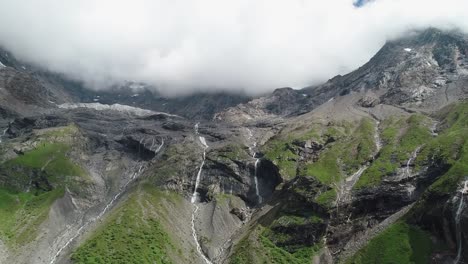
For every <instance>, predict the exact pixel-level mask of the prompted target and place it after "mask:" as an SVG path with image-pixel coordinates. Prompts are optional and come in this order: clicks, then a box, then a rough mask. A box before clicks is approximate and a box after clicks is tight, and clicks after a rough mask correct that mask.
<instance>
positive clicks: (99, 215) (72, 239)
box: [50, 139, 164, 264]
mask: <svg viewBox="0 0 468 264" xmlns="http://www.w3.org/2000/svg"><path fill="white" fill-rule="evenodd" d="M163 145H164V139H163V140H162V142H161V145H160V146H159V147H158V151H157V152H159V150H161V148H162V147H163ZM157 152H156V153H157ZM143 170H144V166H143V165H140V166H139V167H138V169H137V170H136V171H134V172H133V174H132V176H131V177H130V179H129V180H128V181H127V182H126V183H125V184H124V185H123V186H122V187H120V189H119V191H118V192H117V194H116V195H114V197H112V199H111V200H110V201H109V202H108V203H107V205H106V206H105V207H104V208H103V209H102V210H101V212H100V213H99V214H98V215H97V216H96V217H94V218H91V219H89V220H88V221H87V222H85V223H84V224H83V225H81V226H80V228H78V230H77V231H76V233H75V234H74V235H73V236H72V237H71V238H70V239H68V240H67V242H66V243H65V244H64V245H63V246H62V247H60V248H59V250H58V251H57V253H55V255H54V256H53V257H52V259H51V260H50V264H53V263H55V261H57V258H58V256H60V254H61V253H62V251H63V250H65V249H66V248H67V247H68V246H69V245H70V244H71V243H72V242H73V241H74V240H75V239H76V238H77V237H78V236H80V235H81V233H82V232H83V230H84V229H85V228H86V227H87V226H89V225H90V224H92V223H94V222H96V221H97V220H99V219H101V218H102V217H103V216H104V214H105V213H107V211H108V210H109V209H110V208H111V207H112V206H113V205H114V203H115V202H116V201H117V199H118V198H119V197H120V196H121V195H122V194H123V193H124V191H125V190H126V189H127V186H128V185H129V184H130V183H131V182H133V181H134V180H135V179H136V178H138V177H139V176H140V174H141V172H142V171H143Z"/></svg>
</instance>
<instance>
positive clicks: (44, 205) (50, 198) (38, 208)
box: [0, 188, 64, 246]
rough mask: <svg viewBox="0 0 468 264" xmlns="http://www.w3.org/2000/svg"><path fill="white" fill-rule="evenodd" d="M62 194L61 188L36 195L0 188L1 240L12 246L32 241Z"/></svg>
mask: <svg viewBox="0 0 468 264" xmlns="http://www.w3.org/2000/svg"><path fill="white" fill-rule="evenodd" d="M63 194H64V190H63V188H59V189H54V190H52V191H49V192H45V193H41V194H38V195H34V194H32V193H27V192H14V191H10V190H7V189H4V188H0V235H1V237H2V238H3V240H4V241H5V242H6V243H7V244H8V245H9V246H14V245H17V244H20V245H21V244H24V243H27V242H29V241H31V240H32V239H34V237H36V232H37V227H38V226H39V225H40V224H41V223H42V222H43V221H44V220H45V219H46V218H47V216H48V213H49V208H50V206H51V205H52V203H53V202H54V201H55V200H56V199H58V198H59V197H62V196H63Z"/></svg>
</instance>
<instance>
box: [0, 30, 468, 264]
mask: <svg viewBox="0 0 468 264" xmlns="http://www.w3.org/2000/svg"><path fill="white" fill-rule="evenodd" d="M467 47H468V43H467V42H466V36H464V35H462V34H459V33H456V32H443V31H439V30H436V29H429V30H426V31H424V32H418V33H415V34H413V35H410V36H408V37H407V38H404V39H400V40H395V41H393V42H390V43H387V44H386V45H385V46H384V47H383V48H382V50H381V51H379V52H378V53H377V54H376V55H375V56H374V58H372V59H371V60H370V61H369V62H368V63H367V64H365V65H364V66H363V67H361V68H359V69H357V70H356V71H354V72H351V73H349V74H347V75H345V76H337V77H334V78H332V79H331V80H329V81H328V82H327V83H325V84H323V85H319V86H316V87H307V88H304V89H303V90H293V89H290V88H281V89H277V90H275V91H274V92H273V93H272V94H271V95H268V96H265V97H261V98H257V99H253V100H251V101H249V102H246V100H247V99H246V97H243V96H234V97H233V96H225V95H198V97H197V98H199V99H200V100H189V99H187V98H182V99H180V98H179V99H166V98H163V97H160V96H159V95H155V94H149V92H148V91H147V90H145V89H144V87H139V89H140V91H139V92H138V95H136V94H137V92H133V91H132V92H131V90H129V89H128V87H129V86H132V85H133V86H134V85H136V84H134V83H128V84H125V85H123V86H122V88H121V89H119V90H118V92H116V93H110V92H106V93H105V92H91V91H84V90H82V88H80V85H79V84H77V83H74V82H71V81H67V80H65V79H64V78H63V77H59V76H56V75H53V74H50V73H47V72H41V71H39V70H37V69H34V68H33V67H32V66H25V65H22V64H21V63H20V62H18V61H16V60H14V59H12V55H8V56H7V55H6V54H7V53H1V52H0V60H1V61H2V63H3V64H5V65H6V66H7V67H3V68H0V77H1V78H2V79H1V80H2V83H0V88H1V89H0V92H2V96H0V100H3V101H1V103H0V107H1V109H2V111H0V114H2V117H3V120H4V121H3V122H1V123H0V125H1V127H2V128H3V129H2V130H1V131H0V132H2V133H1V134H0V135H1V138H0V139H1V143H0V162H1V164H0V198H1V201H0V220H1V221H0V262H1V263H131V262H135V261H136V262H138V263H152V262H154V261H159V262H161V263H285V262H291V263H429V262H431V263H451V262H453V261H455V262H458V263H463V261H464V260H465V261H466V260H467V259H468V247H467V244H466V243H465V241H466V238H467V237H468V234H467V232H466V230H468V220H467V219H468V215H467V214H468V210H466V209H465V207H466V206H465V205H466V204H468V200H467V199H468V198H467V192H468V191H467V190H466V188H467V187H466V184H465V182H466V180H467V178H466V176H467V174H466V173H467V172H468V168H467V164H468V160H467V152H466V149H467V145H466V144H467V138H466V135H468V133H467V132H468V127H467V124H468V123H467V120H468V114H467V113H468V112H467V111H468V103H467V102H466V100H464V98H465V97H466V95H467V93H466V92H467V91H466V85H465V82H466V76H465V75H466V72H468V71H467V70H468V66H467V65H466V63H468V62H465V53H466V49H467ZM23 67H25V68H26V69H24V68H23ZM2 76H3V77H2ZM139 85H140V86H141V84H139ZM220 97H223V98H224V99H223V100H222V101H220V100H219V98H220ZM195 101H196V102H195ZM187 102H189V103H190V104H187ZM65 103H67V104H65ZM104 103H109V104H113V105H112V106H108V105H106V106H105V105H103V104H104ZM166 103H167V105H164V104H166ZM238 103H241V104H238ZM182 104H183V105H185V107H180V105H182ZM234 105H235V106H234ZM228 106H232V107H229V108H226V107H228ZM225 108H226V109H225ZM163 111H168V112H170V113H164V112H163ZM213 113H216V114H215V115H214V119H211V117H212V116H213ZM187 117H189V118H190V119H187ZM198 119H199V120H198ZM194 120H197V121H194ZM198 121H200V122H199V123H198ZM395 252H398V254H396V253H395Z"/></svg>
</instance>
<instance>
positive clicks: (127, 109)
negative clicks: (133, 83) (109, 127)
mask: <svg viewBox="0 0 468 264" xmlns="http://www.w3.org/2000/svg"><path fill="white" fill-rule="evenodd" d="M58 107H59V108H62V109H77V108H89V109H94V110H97V111H105V110H112V111H117V112H121V113H128V114H134V115H137V116H150V115H155V114H163V115H166V116H176V115H171V114H168V113H163V112H155V111H151V110H148V109H141V108H138V107H133V106H128V105H121V104H112V105H107V104H101V103H75V104H72V103H65V104H61V105H58Z"/></svg>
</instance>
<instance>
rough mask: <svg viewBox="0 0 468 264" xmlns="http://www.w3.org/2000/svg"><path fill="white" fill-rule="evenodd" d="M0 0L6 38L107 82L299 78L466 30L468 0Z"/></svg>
mask: <svg viewBox="0 0 468 264" xmlns="http://www.w3.org/2000/svg"><path fill="white" fill-rule="evenodd" d="M353 2H354V1H352V0H326V1H324V0H257V1H252V0H230V1H227V0H170V1H169V0H67V1H63V0H42V1H36V0H0V45H3V46H5V47H6V48H7V49H9V50H11V51H12V52H14V53H15V55H17V56H20V57H22V58H23V59H26V60H28V61H31V62H34V63H37V64H40V65H42V66H45V67H47V68H48V69H50V70H53V71H57V72H61V73H65V74H68V75H70V76H72V77H74V78H78V79H82V80H84V81H86V82H87V83H88V84H89V85H90V86H93V87H94V88H104V87H106V86H107V85H109V84H110V83H112V82H119V81H123V80H138V81H145V82H148V83H151V84H154V85H156V86H158V87H159V88H160V89H162V90H163V91H164V92H166V93H170V94H177V93H183V92H188V91H191V90H195V89H202V90H219V89H223V90H243V89H246V90H247V91H249V92H251V93H260V92H265V91H268V90H271V89H274V88H277V87H283V86H293V87H302V86H305V85H308V84H312V83H317V82H321V81H324V80H326V79H328V78H331V77H333V76H334V75H336V74H343V73H346V72H348V71H350V70H352V69H354V68H356V67H358V66H360V65H361V64H363V63H365V62H366V61H367V60H368V59H369V58H370V57H371V56H372V55H373V54H374V53H375V52H376V51H377V50H378V49H379V48H380V47H381V46H382V45H383V44H384V43H385V41H386V40H387V39H389V38H393V37H395V36H398V35H399V34H401V33H403V32H405V31H406V30H408V29H413V28H423V27H427V26H438V27H441V26H443V27H451V26H457V27H460V28H461V29H463V30H466V31H468V20H466V17H467V15H468V1H466V0H446V1H435V0H376V1H373V2H370V3H368V4H366V5H365V6H364V7H362V8H356V7H355V6H354V5H353Z"/></svg>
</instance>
